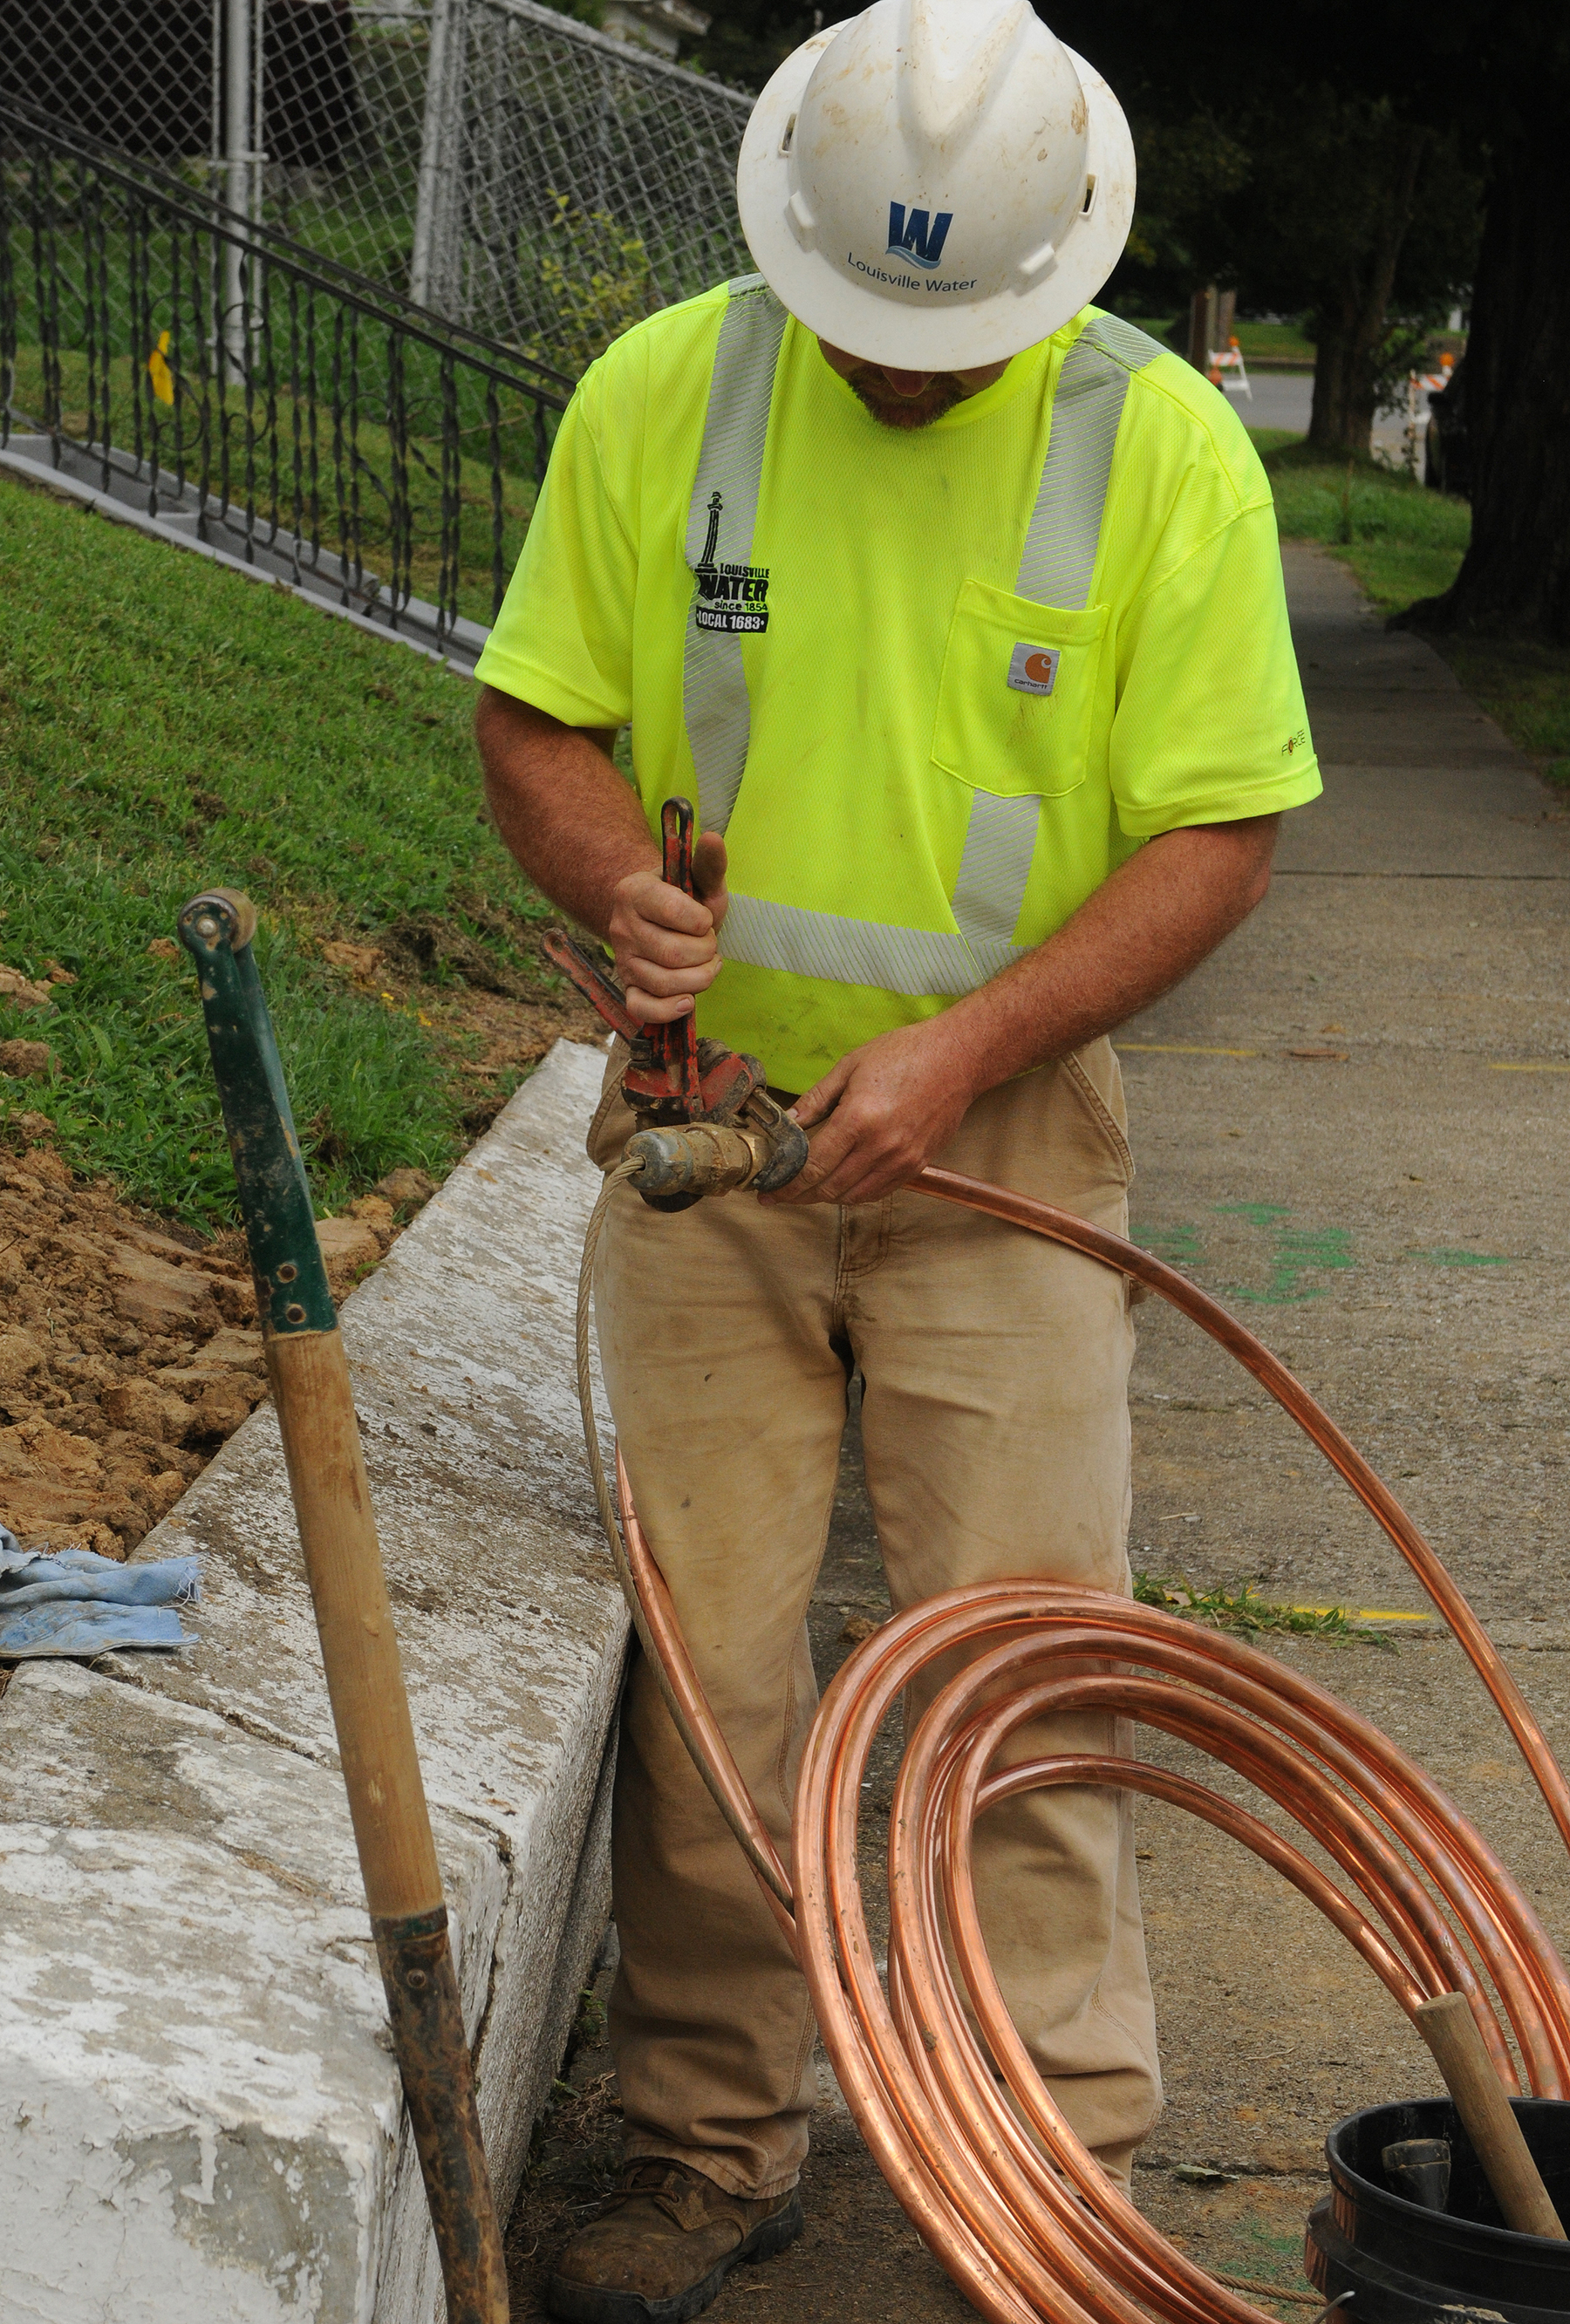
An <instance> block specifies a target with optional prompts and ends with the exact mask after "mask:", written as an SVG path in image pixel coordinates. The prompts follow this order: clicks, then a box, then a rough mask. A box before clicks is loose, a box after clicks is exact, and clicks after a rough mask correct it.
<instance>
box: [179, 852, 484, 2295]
mask: <svg viewBox="0 0 1570 2324" xmlns="http://www.w3.org/2000/svg"><path fill="white" fill-rule="evenodd" d="M255 927H256V914H255V910H254V907H253V906H252V905H251V903H250V902H249V901H248V900H247V899H246V898H245V897H244V896H240V895H236V894H235V892H234V891H233V890H230V889H225V888H216V889H212V890H208V892H207V893H206V894H204V895H200V896H196V897H193V898H192V899H191V901H190V902H189V904H188V905H187V906H186V908H185V909H184V910H183V911H182V912H181V914H180V923H179V930H180V942H181V943H182V944H183V945H185V947H186V950H187V951H188V952H189V954H191V957H192V958H193V959H194V960H195V962H196V964H197V968H198V971H199V978H200V984H201V997H202V1010H203V1013H204V1015H205V1017H206V1019H207V1028H208V1048H209V1050H210V1051H211V1054H212V1061H213V1074H214V1077H215V1078H216V1080H217V1085H218V1096H219V1100H220V1102H221V1103H222V1105H223V1110H224V1122H225V1126H226V1129H227V1131H228V1135H229V1151H230V1153H231V1154H232V1155H233V1157H234V1162H235V1180H236V1183H237V1185H238V1187H239V1193H240V1207H241V1211H242V1213H244V1216H245V1238H246V1241H247V1243H248V1244H249V1247H250V1252H251V1265H252V1268H254V1272H255V1277H256V1305H257V1308H258V1311H259V1313H260V1314H261V1318H262V1330H263V1343H264V1345H265V1348H266V1351H267V1369H268V1375H269V1377H270V1379H271V1380H272V1393H273V1399H274V1402H275V1404H276V1406H277V1408H278V1424H279V1428H280V1432H281V1434H282V1438H283V1452H284V1459H285V1461H286V1462H287V1463H288V1468H289V1487H290V1493H291V1498H292V1499H293V1502H294V1513H295V1517H296V1519H297V1521H298V1524H299V1526H300V1546H301V1548H302V1549H303V1551H304V1554H305V1570H306V1575H307V1579H308V1580H309V1584H310V1595H311V1602H312V1605H313V1606H314V1608H315V1610H316V1621H317V1631H318V1634H319V1637H320V1639H321V1648H322V1662H323V1665H324V1666H325V1668H326V1672H327V1683H328V1695H329V1697H330V1699H331V1701H332V1709H333V1724H334V1727H335V1729H337V1740H338V1755H339V1757H340V1759H341V1761H342V1763H343V1770H344V1783H345V1786H346V1789H347V1792H348V1795H349V1812H350V1815H351V1816H352V1818H353V1820H354V1826H355V1840H356V1846H357V1848H358V1849H359V1856H360V1869H361V1872H362V1874H363V1875H364V1877H365V1897H366V1901H367V1903H368V1904H369V1905H370V1909H371V1925H372V1928H373V1930H374V1933H375V1939H376V1950H377V1953H378V1956H379V1958H380V1960H381V1964H382V1975H383V1982H384V1984H385V1986H386V1988H387V2005H388V2010H389V2013H390V2015H391V2018H392V2040H393V2046H394V2048H395V2050H396V2052H397V2057H398V2066H399V2070H400V2072H401V2073H402V2078H403V2090H404V2095H405V2098H407V2100H408V2104H409V2113H410V2119H411V2124H412V2126H413V2130H414V2137H415V2144H416V2147H417V2149H418V2151H419V2154H420V2169H421V2171H422V2172H423V2173H424V2177H425V2191H426V2195H427V2198H428V2199H429V2204H430V2216H431V2223H432V2226H433V2227H434V2228H435V2231H436V2240H437V2248H438V2251H439V2254H440V2258H441V2270H442V2278H443V2282H444V2283H445V2285H446V2288H447V2310H448V2324H506V2319H507V2275H506V2265H505V2262H504V2259H503V2250H502V2236H501V2229H500V2227H499V2226H498V2223H497V2219H496V2212H495V2205H494V2201H493V2199H492V2196H491V2188H490V2181H489V2177H488V2174H487V2172H486V2169H485V2148H484V2145H483V2144H482V2142H481V2137H480V2124H479V2115H478V2112H477V2109H476V2104H475V2082H474V2067H473V2062H472V2061H471V2059H470V2056H469V2050H468V2044H467V2043H466V2040H465V2037H464V2024H463V2010H462V2006H461V2004H460V2000H459V1997H458V1989H457V1976H456V1973H455V1971H454V1968H453V1959H452V1948H451V1944H450V1942H449V1941H448V1918H447V1905H446V1902H445V1900H444V1898H443V1895H442V1888H441V1875H440V1871H439V1867H438V1865H437V1859H436V1843H435V1840H434V1839H433V1837H432V1834H431V1829H430V1814H429V1809H428V1807H427V1805H426V1799H425V1787H424V1784H423V1783H422V1781H421V1779H420V1760H419V1756H418V1753H417V1751H416V1748H415V1741H414V1728H413V1722H412V1720H411V1718H410V1715H409V1697H408V1693H407V1691H406V1689H405V1687H404V1683H403V1673H402V1665H401V1663H400V1660H399V1655H398V1641H397V1637H396V1634H395V1632H394V1630H393V1627H392V1608H391V1606H390V1604H389V1602H388V1598H387V1583H386V1577H385V1574H384V1573H383V1567H382V1553H381V1547H380V1545H379V1544H378V1542H377V1539H376V1529H375V1521H374V1517H373V1515H372V1511H371V1494H370V1486H369V1483H368V1482H367V1480H366V1476H365V1458H364V1454H363V1452H362V1449H361V1444H360V1432H359V1424H358V1422H357V1420H356V1416H355V1406H354V1396H353V1392H352V1389H351V1387H350V1382H349V1369H348V1362H347V1359H346V1356H345V1353H344V1344H343V1340H342V1337H341V1335H340V1333H339V1331H338V1324H337V1314H336V1312H335V1310H334V1307H333V1303H332V1295H331V1293H330V1292H329V1290H328V1279H327V1269H326V1268H324V1266H323V1265H322V1258H321V1248H320V1245H319V1242H318V1240H317V1233H316V1221H315V1217H314V1214H313V1212H312V1209H311V1201H310V1188H309V1184H308V1183H307V1180H306V1175H305V1166H304V1163H303V1161H302V1160H301V1158H300V1140H299V1139H298V1138H297V1137H296V1135H295V1130H294V1121H293V1118H292V1116H291V1112H290V1106H289V1093H288V1090H287V1089H286V1087H285V1086H284V1081H283V1070H282V1065H280V1063H279V1058H278V1046H277V1043H276V1041H275V1040H274V1038H273V1035H272V1019H270V1017H269V1016H268V1013H267V1003H266V1001H265V999H264V997H263V991H262V984H261V980H260V978H259V977H258V975H257V973H256V964H255V960H254V957H253V954H252V951H251V939H252V936H254V933H255Z"/></svg>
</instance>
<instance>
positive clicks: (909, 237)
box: [889, 202, 954, 266]
mask: <svg viewBox="0 0 1570 2324" xmlns="http://www.w3.org/2000/svg"><path fill="white" fill-rule="evenodd" d="M953 224H954V213H953V212H952V210H939V211H938V213H937V217H931V216H929V214H928V212H927V211H926V210H910V211H909V212H907V210H906V208H905V205H904V203H903V202H891V203H890V204H889V248H890V250H891V251H892V252H893V253H895V254H897V255H903V256H904V257H906V258H909V259H911V260H913V261H914V263H916V264H917V265H918V266H941V265H942V263H943V245H944V244H945V243H946V242H947V239H948V229H949V227H950V226H952V225H953Z"/></svg>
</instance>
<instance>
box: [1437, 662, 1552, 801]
mask: <svg viewBox="0 0 1570 2324" xmlns="http://www.w3.org/2000/svg"><path fill="white" fill-rule="evenodd" d="M1433 642H1434V643H1435V644H1436V646H1437V647H1438V649H1439V650H1440V652H1441V653H1442V654H1443V655H1444V656H1445V660H1446V661H1447V662H1448V663H1449V664H1450V667H1451V669H1453V670H1454V671H1455V675H1456V677H1457V678H1459V679H1460V680H1461V683H1462V685H1463V686H1464V687H1465V688H1466V690H1467V692H1468V693H1469V694H1470V695H1472V696H1473V697H1474V698H1475V699H1476V700H1477V701H1478V702H1480V703H1481V704H1482V707H1483V708H1484V709H1485V710H1486V711H1487V712H1488V714H1489V716H1490V717H1491V718H1497V719H1498V721H1499V723H1500V724H1501V726H1502V727H1503V728H1504V730H1505V733H1507V734H1508V735H1509V736H1510V740H1511V741H1512V742H1519V745H1520V747H1521V749H1522V750H1523V751H1526V752H1529V753H1530V754H1531V756H1532V757H1533V758H1534V759H1536V760H1537V761H1538V772H1539V773H1540V774H1542V775H1544V776H1546V777H1547V780H1548V781H1549V782H1551V783H1558V784H1562V785H1565V786H1566V787H1570V646H1551V645H1546V644H1543V643H1542V642H1540V641H1537V640H1534V639H1530V638H1482V637H1478V638H1469V637H1452V638H1436V639H1435V640H1434V641H1433Z"/></svg>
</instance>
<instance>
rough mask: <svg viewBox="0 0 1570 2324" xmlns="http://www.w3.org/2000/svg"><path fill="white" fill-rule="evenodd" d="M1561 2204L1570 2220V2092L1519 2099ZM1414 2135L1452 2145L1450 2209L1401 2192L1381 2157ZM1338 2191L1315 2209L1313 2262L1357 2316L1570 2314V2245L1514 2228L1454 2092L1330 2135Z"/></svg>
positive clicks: (1472, 2318) (1317, 2278)
mask: <svg viewBox="0 0 1570 2324" xmlns="http://www.w3.org/2000/svg"><path fill="white" fill-rule="evenodd" d="M1510 2104H1511V2105H1512V2106H1513V2107H1514V2108H1515V2112H1516V2119H1517V2120H1518V2121H1519V2124H1520V2126H1521V2131H1522V2134H1523V2135H1524V2136H1525V2139H1526V2142H1527V2144H1528V2147H1529V2148H1530V2150H1531V2154H1532V2160H1533V2161H1534V2162H1535V2163H1536V2164H1537V2166H1538V2170H1539V2171H1540V2172H1542V2174H1543V2183H1544V2185H1545V2186H1546V2187H1547V2190H1548V2194H1549V2197H1550V2199H1552V2201H1553V2204H1554V2208H1555V2209H1556V2211H1557V2212H1558V2214H1559V2217H1560V2218H1561V2219H1565V2220H1567V2221H1570V2100H1566V2099H1562V2098H1512V2099H1511V2101H1510ZM1409 2138H1443V2139H1446V2140H1448V2142H1449V2145H1450V2193H1449V2199H1448V2201H1447V2203H1446V2206H1445V2209H1444V2210H1443V2211H1430V2210H1427V2209H1425V2208H1424V2206H1423V2205H1422V2204H1420V2203H1412V2202H1408V2200H1407V2199H1406V2197H1405V2196H1404V2195H1396V2194H1392V2193H1391V2191H1390V2181H1389V2180H1388V2179H1387V2178H1386V2175H1385V2168H1384V2164H1383V2163H1382V2162H1381V2155H1382V2153H1383V2152H1384V2150H1385V2148H1386V2147H1387V2146H1392V2145H1395V2144H1398V2143H1399V2141H1402V2140H1405V2139H1409ZM1325 2159H1326V2161H1327V2162H1328V2163H1329V2165H1330V2182H1331V2192H1330V2194H1329V2195H1328V2196H1327V2197H1326V2198H1325V2201H1324V2202H1322V2203H1316V2205H1315V2207H1314V2209H1313V2210H1312V2211H1311V2212H1310V2213H1309V2215H1308V2231H1307V2238H1306V2242H1305V2246H1304V2267H1305V2270H1306V2272H1307V2277H1308V2281H1309V2282H1310V2283H1312V2284H1313V2285H1314V2287H1315V2288H1316V2291H1318V2292H1321V2293H1322V2294H1323V2295H1324V2297H1325V2300H1327V2301H1334V2300H1340V2299H1342V2298H1344V2295H1345V2294H1346V2293H1348V2292H1350V2293H1352V2294H1353V2297H1352V2299H1351V2300H1350V2301H1348V2302H1347V2305H1346V2308H1345V2309H1344V2310H1343V2311H1342V2312H1343V2314H1344V2315H1345V2316H1346V2317H1347V2319H1348V2324H1481V2319H1491V2324H1492V2319H1498V2320H1499V2324H1549V2319H1550V2318H1556V2317H1565V2316H1570V2244H1562V2243H1556V2242H1555V2241H1554V2240H1553V2238H1552V2237H1551V2236H1521V2235H1517V2234H1515V2233H1514V2232H1513V2231H1512V2230H1511V2229H1510V2228H1509V2227H1506V2226H1505V2224H1504V2221H1503V2219H1502V2218H1501V2216H1500V2209H1499V2205H1498V2204H1497V2203H1496V2202H1495V2201H1494V2199H1493V2194H1492V2191H1491V2189H1490V2187H1489V2183H1488V2181H1487V2180H1486V2179H1485V2178H1484V2177H1483V2175H1482V2165H1481V2164H1480V2163H1479V2162H1478V2160H1477V2157H1476V2155H1475V2154H1474V2153H1473V2151H1472V2145H1471V2142H1470V2141H1469V2140H1468V2138H1467V2135H1466V2133H1465V2132H1464V2130H1463V2128H1462V2127H1461V2123H1460V2119H1459V2117H1458V2116H1457V2115H1456V2112H1455V2107H1453V2106H1452V2105H1451V2103H1450V2101H1449V2099H1448V2098H1419V2099H1418V2100H1417V2101H1416V2102H1415V2103H1413V2104H1411V2105H1409V2106H1385V2107H1369V2108H1368V2109H1367V2111H1366V2112H1365V2113H1363V2114H1349V2115H1348V2116H1347V2117H1346V2119H1345V2121H1344V2122H1338V2123H1337V2124H1336V2126H1335V2129H1334V2130H1333V2131H1332V2132H1331V2134H1330V2135H1329V2137H1328V2138H1327V2139H1326V2140H1325Z"/></svg>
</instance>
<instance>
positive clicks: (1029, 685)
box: [1009, 646, 1059, 694]
mask: <svg viewBox="0 0 1570 2324" xmlns="http://www.w3.org/2000/svg"><path fill="white" fill-rule="evenodd" d="M1058 659H1059V656H1058V651H1057V647H1056V646H1016V647H1015V648H1014V650H1013V652H1012V653H1011V655H1010V656H1009V684H1010V685H1011V687H1013V689H1014V691H1015V693H1016V694H1050V693H1051V691H1052V689H1053V687H1055V686H1056V685H1057V663H1058Z"/></svg>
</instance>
